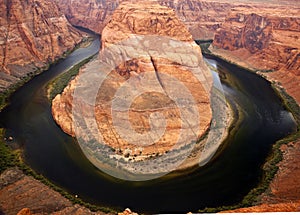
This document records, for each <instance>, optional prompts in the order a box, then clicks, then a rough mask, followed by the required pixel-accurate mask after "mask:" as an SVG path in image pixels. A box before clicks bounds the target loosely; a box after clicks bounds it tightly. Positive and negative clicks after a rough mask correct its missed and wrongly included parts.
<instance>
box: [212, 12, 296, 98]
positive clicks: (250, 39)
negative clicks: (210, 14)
mask: <svg viewBox="0 0 300 215" xmlns="http://www.w3.org/2000/svg"><path fill="white" fill-rule="evenodd" d="M299 11H300V7H299V8H297V7H295V8H294V7H290V8H286V7H276V8H272V7H270V8H264V9H262V8H260V7H248V8H235V9H233V10H232V12H231V13H230V14H229V15H228V17H227V18H226V21H225V22H224V23H223V24H222V26H221V28H220V29H218V30H217V32H216V35H215V39H214V42H213V45H212V47H211V50H212V52H213V53H214V54H216V55H219V56H221V57H223V58H225V59H227V60H229V61H231V62H233V63H236V64H239V65H242V66H244V67H246V68H250V69H253V70H259V71H261V72H268V73H263V74H264V75H265V76H267V77H268V79H270V80H273V81H275V82H278V83H280V84H281V85H282V86H283V87H284V88H285V89H286V90H287V92H288V93H289V94H290V95H292V96H293V97H294V98H295V99H296V100H297V101H298V103H299V102H300V95H299V93H298V92H299V89H300V88H299V84H298V83H299V81H300V73H299V71H300V51H299V49H300V25H299V23H300V15H299Z"/></svg>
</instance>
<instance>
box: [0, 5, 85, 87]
mask: <svg viewBox="0 0 300 215" xmlns="http://www.w3.org/2000/svg"><path fill="white" fill-rule="evenodd" d="M0 26H1V27H0V91H2V90H4V89H7V88H8V87H10V86H11V85H13V84H15V83H17V82H18V81H20V79H22V78H24V77H26V76H31V75H33V73H35V72H36V70H38V69H39V68H42V67H45V66H47V65H48V64H49V63H51V62H53V61H55V60H56V59H58V58H60V57H61V56H62V55H63V53H65V52H66V51H68V50H70V49H72V48H74V47H75V45H76V44H77V43H79V42H80V41H81V39H82V34H81V33H80V32H79V31H77V30H76V29H75V28H73V27H72V26H71V25H70V24H69V22H68V21H67V19H66V18H65V16H64V14H63V13H62V12H61V11H60V10H59V8H58V7H57V5H56V4H55V3H53V2H52V1H49V0H36V1H34V0H27V1H22V0H5V1H1V2H0Z"/></svg>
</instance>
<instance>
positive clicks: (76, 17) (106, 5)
mask: <svg viewBox="0 0 300 215" xmlns="http://www.w3.org/2000/svg"><path fill="white" fill-rule="evenodd" d="M55 1H56V2H57V3H58V5H59V6H60V7H61V9H62V11H63V12H64V13H65V15H66V17H67V19H68V20H69V21H70V23H72V25H75V26H81V27H85V28H88V29H90V30H92V31H94V32H97V33H101V32H102V30H103V28H104V27H105V25H106V24H107V23H108V21H109V20H110V17H111V15H112V13H113V12H114V11H115V9H116V8H117V7H118V5H119V3H120V2H122V1H123V0H117V1H115V0H100V1H99V0H85V1H79V0H78V1H77V0H76V1H74V0H55Z"/></svg>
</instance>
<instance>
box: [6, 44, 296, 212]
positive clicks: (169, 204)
mask: <svg viewBox="0 0 300 215" xmlns="http://www.w3.org/2000/svg"><path fill="white" fill-rule="evenodd" d="M99 46H100V43H99V38H98V39H96V40H95V41H93V43H92V45H91V46H90V47H87V48H80V49H77V50H76V51H74V52H73V53H72V54H71V55H69V56H68V57H67V58H66V59H64V60H61V61H60V62H58V63H57V64H55V65H53V66H51V67H50V68H49V70H48V71H46V72H44V73H42V74H40V75H38V76H37V77H35V78H34V79H32V80H31V81H29V82H28V83H27V84H25V85H24V86H23V87H21V88H20V89H19V90H18V91H17V92H16V93H14V94H13V95H12V96H11V98H10V105H9V106H7V108H5V109H4V110H3V111H2V112H1V113H0V125H1V126H2V127H4V128H6V130H7V134H6V135H7V136H12V137H13V138H14V140H15V141H16V142H17V143H18V144H19V145H20V146H21V147H22V148H23V149H24V158H25V161H26V163H27V164H28V165H29V166H30V167H32V168H33V169H34V170H35V171H36V172H38V173H40V174H42V175H44V176H45V177H46V178H48V179H49V180H50V181H52V182H53V183H54V184H56V185H58V186H60V187H62V188H63V189H65V190H67V191H68V192H70V193H71V194H73V195H78V196H79V197H80V198H82V199H83V200H85V201H87V202H90V203H94V204H97V205H100V206H106V207H112V208H115V209H124V208H126V207H129V208H131V209H132V210H134V211H137V212H149V213H162V212H169V213H171V212H173V213H174V212H182V213H186V212H189V211H197V210H198V209H201V208H205V207H217V206H222V205H229V204H235V203H237V202H239V201H240V200H241V199H242V198H243V196H245V195H246V194H247V193H248V192H249V191H250V190H251V189H252V188H253V187H255V186H257V184H258V182H259V179H260V177H261V175H262V171H261V166H262V165H263V163H264V162H265V159H266V157H267V155H268V154H269V153H270V151H271V148H272V144H274V143H275V142H276V141H277V140H279V139H281V138H283V137H285V136H287V135H288V134H290V133H292V132H293V131H294V130H295V123H294V121H293V120H292V117H291V115H290V114H289V113H288V112H287V111H286V110H285V108H284V107H283V105H282V102H281V101H280V99H279V98H278V97H277V95H276V93H275V92H274V90H273V89H272V87H271V86H270V84H269V83H268V82H267V81H266V80H264V79H263V78H261V77H259V76H257V75H255V74H253V73H250V72H248V71H246V70H243V69H241V68H238V67H236V66H234V65H231V64H229V63H226V62H224V61H222V60H219V59H215V58H207V60H208V61H209V63H210V64H211V65H213V66H215V67H216V68H217V69H218V71H219V74H221V75H220V77H221V80H222V83H223V88H224V89H225V93H226V97H227V99H228V101H230V103H231V104H232V105H233V109H234V110H235V111H236V112H237V109H236V107H239V109H240V111H239V113H240V115H239V117H240V119H242V120H241V123H240V124H239V125H236V130H235V132H234V133H231V134H230V136H229V138H228V139H227V141H226V143H225V144H224V147H221V148H222V149H220V150H221V153H217V156H215V157H214V158H213V159H212V161H211V162H209V163H208V164H207V165H205V166H204V167H201V168H200V167H199V168H197V169H195V170H193V171H192V172H189V173H188V174H187V173H186V174H181V175H176V176H172V175H167V176H165V177H163V178H159V179H156V180H152V181H146V182H128V181H122V180H119V179H115V178H112V177H110V176H108V175H106V174H104V173H102V172H101V171H99V170H98V169H97V168H95V167H94V166H93V165H92V164H91V163H90V162H89V161H88V160H87V159H86V158H85V156H84V155H83V153H82V152H81V150H80V147H79V146H78V144H77V142H76V140H75V139H73V138H71V137H69V136H68V135H66V134H65V133H63V132H62V131H61V129H60V128H59V127H58V126H57V125H56V123H55V122H54V120H53V118H52V115H51V104H50V103H49V101H48V100H47V98H46V93H45V86H46V85H47V83H48V82H49V81H51V80H52V79H53V78H54V77H55V76H57V75H58V74H60V73H62V72H63V71H65V70H66V69H67V68H70V67H71V66H72V65H75V64H76V63H78V62H79V61H81V60H82V59H84V58H87V57H89V56H92V55H93V54H95V53H96V52H97V51H98V50H99ZM227 80H230V81H229V82H228V81H227Z"/></svg>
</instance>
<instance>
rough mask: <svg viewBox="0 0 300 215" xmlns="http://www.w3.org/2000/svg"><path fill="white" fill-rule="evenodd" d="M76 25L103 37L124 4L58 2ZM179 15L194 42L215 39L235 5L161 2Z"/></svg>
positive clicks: (202, 0)
mask: <svg viewBox="0 0 300 215" xmlns="http://www.w3.org/2000/svg"><path fill="white" fill-rule="evenodd" d="M56 1H58V2H60V5H61V7H62V10H63V11H64V12H65V14H66V16H67V18H68V19H69V21H70V22H71V23H72V24H73V25H79V26H83V27H87V28H89V29H92V30H94V31H95V32H98V33H101V32H102V30H103V28H104V26H105V24H106V23H108V21H109V20H110V18H111V15H112V13H113V11H114V10H115V9H116V7H117V6H118V4H119V3H120V2H122V0H120V1H111V0H106V1H96V0H89V1H84V2H82V1H72V0H66V1H65V0H56ZM158 2H159V3H160V4H161V5H164V6H168V7H170V8H172V9H174V11H175V12H176V14H177V16H178V17H179V19H180V20H181V21H182V22H183V23H184V24H185V25H186V26H187V27H188V29H189V31H190V32H191V34H192V35H193V38H194V39H202V40H205V39H212V38H213V34H214V32H215V30H216V29H217V28H218V27H219V25H220V23H221V22H223V21H224V19H225V16H226V15H227V13H228V12H229V11H230V9H231V7H232V6H233V4H231V3H230V1H227V2H219V1H207V0H183V1H174V0H159V1H158Z"/></svg>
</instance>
